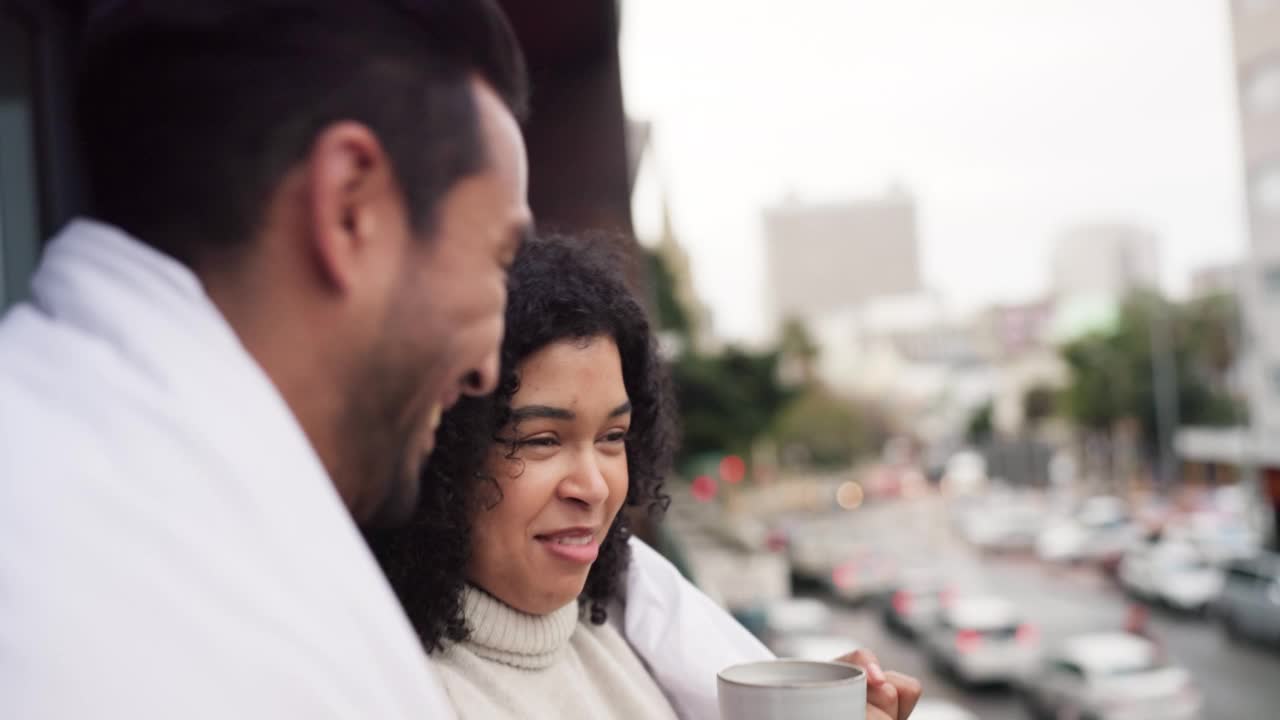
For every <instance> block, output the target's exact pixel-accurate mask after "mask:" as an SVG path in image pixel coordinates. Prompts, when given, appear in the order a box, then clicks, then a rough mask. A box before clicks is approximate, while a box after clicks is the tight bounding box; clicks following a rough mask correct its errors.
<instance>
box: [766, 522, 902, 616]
mask: <svg viewBox="0 0 1280 720" xmlns="http://www.w3.org/2000/svg"><path fill="white" fill-rule="evenodd" d="M789 552H790V557H791V572H792V575H794V576H795V578H796V579H797V580H799V581H801V582H808V583H813V584H817V585H819V586H820V587H822V588H823V589H825V590H826V591H828V592H830V593H831V594H832V595H834V596H835V597H837V598H840V599H842V600H846V601H849V602H860V601H862V600H866V599H868V598H872V597H878V596H881V595H884V594H885V593H887V592H889V590H890V589H892V587H893V585H894V583H895V582H897V578H898V562H897V559H896V558H895V557H894V556H893V555H891V554H890V553H889V552H888V551H886V550H885V549H883V548H880V547H877V546H876V545H873V544H869V543H864V542H857V541H848V540H835V539H833V538H831V537H829V536H823V535H821V534H809V535H796V536H794V537H793V538H792V539H791V543H790V547H789Z"/></svg>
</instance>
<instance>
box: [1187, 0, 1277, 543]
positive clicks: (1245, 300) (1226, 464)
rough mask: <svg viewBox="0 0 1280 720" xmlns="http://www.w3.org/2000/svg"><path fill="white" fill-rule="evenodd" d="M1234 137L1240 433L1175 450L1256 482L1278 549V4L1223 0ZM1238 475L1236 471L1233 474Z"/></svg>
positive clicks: (1209, 436) (1207, 437)
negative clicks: (1241, 204) (1242, 246)
mask: <svg viewBox="0 0 1280 720" xmlns="http://www.w3.org/2000/svg"><path fill="white" fill-rule="evenodd" d="M1231 24H1232V30H1233V33H1234V38H1235V69H1236V86H1237V91H1238V92H1237V97H1238V100H1239V105H1240V107H1239V117H1240V140H1241V146H1242V148H1241V149H1242V151H1243V152H1242V153H1241V155H1242V157H1243V160H1244V167H1243V171H1244V180H1245V183H1244V186H1245V188H1246V206H1247V208H1248V219H1249V236H1250V247H1249V253H1248V256H1247V258H1246V259H1245V261H1244V263H1243V264H1242V267H1241V270H1240V272H1239V273H1238V274H1237V276H1236V277H1237V280H1238V287H1239V297H1240V299H1241V307H1242V309H1243V311H1244V313H1243V314H1244V326H1245V327H1244V330H1243V333H1242V335H1243V337H1244V341H1245V351H1244V356H1243V358H1242V360H1241V365H1240V367H1239V370H1238V371H1239V373H1240V376H1241V377H1242V380H1243V384H1244V387H1245V390H1246V392H1245V395H1246V396H1247V398H1248V402H1249V422H1248V426H1247V427H1244V428H1234V429H1229V430H1223V429H1216V428H1184V429H1183V430H1182V431H1180V432H1179V434H1178V452H1179V455H1180V456H1181V458H1182V460H1183V462H1184V463H1185V464H1186V465H1187V466H1188V467H1190V468H1191V469H1192V470H1194V471H1197V472H1204V473H1207V474H1209V475H1210V476H1214V475H1216V474H1218V473H1219V472H1222V471H1224V469H1225V471H1226V472H1227V473H1229V474H1232V475H1240V476H1243V477H1246V478H1250V479H1254V480H1256V483H1251V485H1252V487H1253V488H1254V491H1255V495H1254V496H1255V497H1256V498H1257V500H1258V502H1257V503H1256V504H1255V505H1254V506H1253V509H1254V510H1255V511H1256V512H1255V513H1254V517H1255V518H1257V520H1256V521H1257V522H1258V525H1259V528H1260V530H1261V531H1262V532H1263V533H1265V534H1267V535H1268V536H1269V542H1270V544H1271V545H1272V546H1273V547H1277V546H1280V535H1278V534H1277V528H1280V322H1277V320H1276V318H1277V317H1280V0H1231ZM1238 470H1242V471H1243V472H1237V471H1238Z"/></svg>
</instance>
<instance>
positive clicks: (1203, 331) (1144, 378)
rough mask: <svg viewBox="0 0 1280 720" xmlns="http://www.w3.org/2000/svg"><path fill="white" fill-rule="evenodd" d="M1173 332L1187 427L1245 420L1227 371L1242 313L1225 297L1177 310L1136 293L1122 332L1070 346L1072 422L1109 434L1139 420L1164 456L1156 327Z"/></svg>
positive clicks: (1180, 408)
mask: <svg viewBox="0 0 1280 720" xmlns="http://www.w3.org/2000/svg"><path fill="white" fill-rule="evenodd" d="M1156 313H1163V314H1164V317H1163V321H1164V322H1166V323H1167V324H1168V326H1169V328H1170V330H1171V333H1170V335H1171V336H1170V338H1169V343H1168V345H1169V347H1168V351H1169V352H1170V353H1171V354H1172V361H1173V362H1172V364H1173V366H1174V368H1175V370H1176V375H1175V377H1174V382H1173V389H1174V391H1175V394H1176V397H1177V416H1178V418H1179V421H1180V424H1183V425H1230V424H1234V423H1238V422H1240V421H1241V419H1242V416H1243V409H1242V405H1241V403H1240V402H1239V401H1238V400H1237V399H1236V398H1234V397H1233V396H1232V394H1231V391H1230V386H1229V382H1228V380H1227V378H1228V372H1229V370H1230V368H1231V367H1233V366H1234V364H1235V362H1236V357H1237V352H1238V344H1237V343H1236V342H1235V341H1234V338H1235V337H1236V335H1237V332H1236V330H1235V327H1236V323H1238V315H1237V313H1238V311H1237V310H1236V309H1235V308H1234V304H1233V303H1231V302H1229V301H1226V300H1223V299H1221V298H1217V299H1212V298H1211V299H1208V300H1203V301H1196V302H1192V303H1188V304H1186V305H1183V306H1178V305H1175V304H1172V303H1169V302H1168V301H1166V300H1164V299H1163V298H1161V297H1159V296H1158V295H1155V294H1153V293H1146V292H1144V293H1136V294H1134V295H1132V296H1130V297H1129V298H1128V299H1127V300H1126V301H1125V303H1124V304H1123V306H1122V307H1121V310H1120V314H1119V319H1118V322H1117V323H1116V326H1115V327H1114V328H1112V329H1110V330H1107V331H1100V332H1094V333H1092V334H1089V335H1086V336H1084V337H1082V338H1079V339H1077V340H1075V341H1073V342H1071V343H1068V344H1067V345H1065V346H1064V347H1063V348H1062V350H1061V352H1062V357H1063V359H1064V360H1065V361H1066V363H1067V366H1068V367H1069V368H1070V371H1071V378H1072V379H1071V382H1070V384H1069V385H1068V387H1067V389H1066V391H1065V392H1064V393H1063V395H1062V404H1063V410H1064V411H1065V414H1066V415H1067V417H1069V418H1071V419H1072V420H1074V421H1075V422H1076V423H1077V424H1079V425H1080V426H1082V427H1085V428H1088V429H1092V430H1098V431H1104V432H1105V431H1110V430H1111V429H1112V428H1113V427H1115V425H1116V423H1117V422H1119V421H1121V420H1133V421H1134V422H1135V423H1136V425H1137V427H1138V430H1139V435H1140V438H1141V440H1142V442H1143V444H1144V446H1145V447H1146V449H1147V451H1148V452H1149V453H1152V454H1154V453H1155V451H1156V450H1157V449H1158V448H1157V447H1156V442H1157V427H1158V424H1157V417H1156V412H1157V410H1156V383H1155V382H1154V380H1153V371H1152V368H1153V367H1154V365H1153V363H1152V359H1153V356H1152V351H1153V347H1156V343H1155V342H1154V339H1153V338H1155V337H1156V336H1155V335H1153V332H1155V331H1156V328H1155V327H1153V323H1155V322H1161V321H1162V319H1161V318H1158V317H1157V315H1156Z"/></svg>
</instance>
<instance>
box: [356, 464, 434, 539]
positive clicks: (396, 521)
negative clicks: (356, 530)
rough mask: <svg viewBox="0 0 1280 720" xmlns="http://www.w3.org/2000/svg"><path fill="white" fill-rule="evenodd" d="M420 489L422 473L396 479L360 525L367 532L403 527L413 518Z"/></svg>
mask: <svg viewBox="0 0 1280 720" xmlns="http://www.w3.org/2000/svg"><path fill="white" fill-rule="evenodd" d="M421 489H422V473H421V472H414V473H405V474H400V475H398V476H397V478H396V482H394V483H392V485H391V487H390V488H388V492H387V494H386V495H385V496H384V497H383V499H382V502H381V503H379V505H378V506H377V507H376V508H374V510H373V512H372V513H371V514H370V515H369V516H368V517H367V518H366V519H365V520H364V521H363V522H361V523H360V526H361V527H363V528H365V529H369V530H385V529H390V528H397V527H401V526H403V525H404V524H405V523H407V522H409V520H410V519H411V518H413V511H414V510H416V509H417V507H418V495H419V493H420V491H421Z"/></svg>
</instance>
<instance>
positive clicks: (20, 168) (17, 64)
mask: <svg viewBox="0 0 1280 720" xmlns="http://www.w3.org/2000/svg"><path fill="white" fill-rule="evenodd" d="M31 59H32V43H31V33H30V32H29V31H28V30H27V28H26V27H25V26H23V25H21V24H19V23H18V22H17V21H16V20H15V19H14V18H13V17H11V16H9V15H7V14H4V13H3V12H2V11H0V309H3V308H5V307H8V306H9V305H10V304H11V303H13V302H15V301H17V300H19V299H21V298H22V297H23V296H25V295H26V292H27V282H28V280H29V278H30V275H31V271H32V269H33V268H34V267H35V261H36V254H37V252H38V248H39V247H40V245H39V243H40V231H39V222H38V215H37V201H36V172H35V128H34V118H33V117H32V114H33V113H32V98H33V95H32V82H31V80H32V76H33V75H32V62H31Z"/></svg>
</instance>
